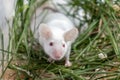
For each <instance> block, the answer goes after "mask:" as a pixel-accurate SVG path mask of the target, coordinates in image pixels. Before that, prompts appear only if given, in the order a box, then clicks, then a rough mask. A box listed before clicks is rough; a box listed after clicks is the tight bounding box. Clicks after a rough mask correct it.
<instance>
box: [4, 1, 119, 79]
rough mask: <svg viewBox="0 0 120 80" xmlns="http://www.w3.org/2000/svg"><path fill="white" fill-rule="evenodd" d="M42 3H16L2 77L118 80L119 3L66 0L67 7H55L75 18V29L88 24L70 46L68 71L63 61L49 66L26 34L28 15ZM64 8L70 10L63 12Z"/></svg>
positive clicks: (32, 40)
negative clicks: (5, 67) (70, 63)
mask: <svg viewBox="0 0 120 80" xmlns="http://www.w3.org/2000/svg"><path fill="white" fill-rule="evenodd" d="M44 2H45V1H44V0H41V1H39V2H36V1H35V0H28V4H26V5H25V4H24V3H23V1H22V0H17V5H16V10H15V11H16V14H15V18H14V20H13V28H12V30H11V35H10V47H9V48H10V49H11V54H12V57H11V59H10V61H9V64H8V66H7V69H6V71H5V74H6V72H12V71H13V73H14V74H13V75H11V78H12V79H13V80H14V79H15V80H22V79H24V80H102V79H106V80H108V79H110V80H119V79H120V74H119V71H120V67H119V66H120V62H119V59H120V49H119V48H120V41H119V40H120V39H119V38H120V19H119V18H120V3H119V1H118V0H115V1H108V0H105V1H104V2H103V1H102V0H84V1H83V0H70V1H69V2H68V4H67V5H59V7H60V8H61V9H62V10H63V11H64V14H65V15H67V16H69V17H70V18H71V19H72V18H75V19H77V21H78V23H79V25H77V27H78V28H79V29H81V28H82V26H84V24H87V25H88V28H87V29H86V30H84V31H83V32H82V33H81V34H80V35H79V37H78V38H77V40H76V42H75V43H74V44H73V46H72V52H71V58H70V59H71V61H72V63H73V65H72V66H71V67H69V68H66V67H64V65H63V63H64V62H63V61H59V62H55V63H49V62H48V61H47V57H46V55H44V51H43V50H42V48H41V47H40V45H39V44H38V43H37V42H36V41H35V40H34V38H33V36H32V33H31V31H30V27H29V26H30V19H31V16H32V15H33V12H34V10H35V8H37V7H41V6H42V5H43V4H44ZM66 6H69V7H70V9H68V10H66ZM116 6H117V7H116ZM80 9H83V10H84V14H85V15H84V16H82V17H83V18H84V19H81V17H78V15H79V14H78V13H79V10H80ZM88 16H89V17H88ZM73 22H74V21H73ZM101 56H102V57H101ZM9 70H10V71H9Z"/></svg>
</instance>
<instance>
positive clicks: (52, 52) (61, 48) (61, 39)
mask: <svg viewBox="0 0 120 80" xmlns="http://www.w3.org/2000/svg"><path fill="white" fill-rule="evenodd" d="M52 31H54V30H51V29H50V28H49V26H48V25H47V24H41V25H40V27H39V35H40V38H39V41H40V44H41V45H42V47H43V49H44V51H45V53H46V54H47V55H48V56H49V57H50V58H52V59H54V60H60V59H62V58H63V57H64V56H65V53H66V52H67V48H68V47H69V45H67V42H68V41H73V40H75V39H76V38H77V35H78V30H77V29H76V28H73V29H71V30H69V31H67V32H65V33H64V34H62V33H61V36H58V37H55V36H54V34H53V32H52Z"/></svg>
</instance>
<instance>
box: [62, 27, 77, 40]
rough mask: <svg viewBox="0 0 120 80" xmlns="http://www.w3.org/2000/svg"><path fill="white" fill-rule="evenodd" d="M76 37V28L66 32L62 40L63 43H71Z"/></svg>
mask: <svg viewBox="0 0 120 80" xmlns="http://www.w3.org/2000/svg"><path fill="white" fill-rule="evenodd" d="M77 36H78V29H77V28H72V29H71V30H69V31H67V32H66V33H65V34H64V39H65V41H66V42H67V41H73V40H75V39H76V38H77Z"/></svg>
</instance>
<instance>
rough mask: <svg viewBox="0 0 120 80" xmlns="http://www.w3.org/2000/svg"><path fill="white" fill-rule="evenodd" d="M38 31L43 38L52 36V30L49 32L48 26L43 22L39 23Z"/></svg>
mask: <svg viewBox="0 0 120 80" xmlns="http://www.w3.org/2000/svg"><path fill="white" fill-rule="evenodd" d="M39 33H40V36H41V37H43V38H45V39H49V38H51V36H52V32H51V30H50V28H49V27H48V25H47V24H44V23H42V24H40V26H39Z"/></svg>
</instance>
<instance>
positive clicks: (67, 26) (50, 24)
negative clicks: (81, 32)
mask: <svg viewBox="0 0 120 80" xmlns="http://www.w3.org/2000/svg"><path fill="white" fill-rule="evenodd" d="M36 16H38V15H36ZM40 17H41V16H40ZM35 21H36V22H39V21H41V18H39V17H37V19H35V20H34V19H33V20H32V24H31V29H32V31H33V32H34V31H35V34H34V37H35V38H36V39H38V41H39V42H40V44H41V46H42V47H43V49H44V51H45V53H46V54H47V55H48V56H49V57H50V58H51V59H53V60H60V59H62V58H63V57H65V59H66V62H65V66H71V63H70V61H69V55H70V50H71V44H72V43H73V42H74V40H75V39H76V37H77V35H78V31H77V29H75V26H74V24H73V23H72V22H71V21H70V20H69V19H68V18H67V17H66V16H65V15H63V14H61V13H52V12H51V13H48V14H47V15H46V16H45V19H44V20H42V24H40V25H39V24H38V23H34V22H35ZM35 24H36V25H35ZM33 25H34V26H33ZM33 27H34V28H33ZM37 27H39V28H37ZM43 27H47V28H46V29H43ZM36 28H37V29H36ZM72 29H75V32H71V33H73V35H72V38H71V40H69V41H65V37H64V36H65V34H67V35H68V36H69V32H70V30H71V31H72ZM42 31H48V32H49V33H48V34H52V35H50V38H48V39H46V38H45V37H44V36H42ZM68 31H69V32H68ZM67 32H68V33H67ZM43 33H44V32H43ZM50 42H53V46H50V45H49V44H50ZM63 44H64V45H65V47H63V46H62V45H63ZM59 54H60V55H59ZM56 55H59V58H57V57H56Z"/></svg>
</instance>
